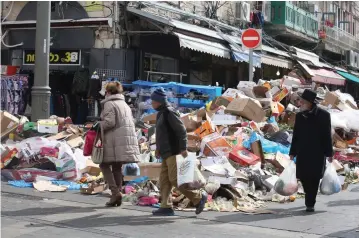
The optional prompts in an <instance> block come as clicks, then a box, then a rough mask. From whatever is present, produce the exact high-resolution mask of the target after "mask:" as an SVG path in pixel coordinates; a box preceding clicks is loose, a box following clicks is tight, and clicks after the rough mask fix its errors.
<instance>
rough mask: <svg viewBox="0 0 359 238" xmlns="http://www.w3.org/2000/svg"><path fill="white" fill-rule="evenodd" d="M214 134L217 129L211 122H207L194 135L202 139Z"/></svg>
mask: <svg viewBox="0 0 359 238" xmlns="http://www.w3.org/2000/svg"><path fill="white" fill-rule="evenodd" d="M214 132H215V128H214V127H213V125H212V124H211V123H210V122H209V121H206V122H205V123H203V124H202V125H201V126H200V127H199V128H198V129H197V130H195V131H194V134H195V135H197V136H198V137H200V138H203V137H205V136H208V135H210V134H212V133H214Z"/></svg>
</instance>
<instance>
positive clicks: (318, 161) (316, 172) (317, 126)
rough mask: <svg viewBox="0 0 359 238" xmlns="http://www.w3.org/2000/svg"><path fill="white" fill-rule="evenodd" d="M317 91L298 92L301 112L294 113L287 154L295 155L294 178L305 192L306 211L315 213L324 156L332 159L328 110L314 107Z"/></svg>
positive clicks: (292, 156)
mask: <svg viewBox="0 0 359 238" xmlns="http://www.w3.org/2000/svg"><path fill="white" fill-rule="evenodd" d="M316 96H317V94H316V93H315V92H314V91H312V90H308V89H306V90H305V91H304V92H303V93H302V94H300V97H301V98H300V112H299V113H298V114H297V115H296V119H295V125H294V132H293V139H292V145H291V149H290V153H289V154H290V157H291V159H294V157H296V163H297V178H298V179H299V180H300V181H301V182H302V185H303V188H304V192H305V205H306V207H307V210H306V211H307V212H314V206H315V203H316V197H317V193H318V188H319V182H320V179H321V178H322V177H323V174H324V170H325V165H326V157H327V158H328V160H329V162H332V156H333V144H332V133H331V120H330V114H329V112H327V111H325V110H323V109H321V108H319V107H317V101H316Z"/></svg>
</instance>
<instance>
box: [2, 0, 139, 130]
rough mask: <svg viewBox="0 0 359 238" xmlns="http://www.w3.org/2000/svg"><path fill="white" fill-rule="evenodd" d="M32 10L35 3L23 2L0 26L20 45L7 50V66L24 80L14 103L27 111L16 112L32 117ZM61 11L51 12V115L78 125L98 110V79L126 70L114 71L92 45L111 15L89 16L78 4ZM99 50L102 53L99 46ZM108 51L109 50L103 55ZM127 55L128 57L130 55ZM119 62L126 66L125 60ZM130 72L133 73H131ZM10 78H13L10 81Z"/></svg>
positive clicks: (118, 76)
mask: <svg viewBox="0 0 359 238" xmlns="http://www.w3.org/2000/svg"><path fill="white" fill-rule="evenodd" d="M56 7H59V6H58V5H56ZM36 8H37V4H36V2H28V3H27V4H26V5H25V6H24V7H23V8H22V10H21V11H20V12H19V14H18V15H17V17H16V21H5V22H4V23H3V24H2V27H3V30H4V31H7V32H8V38H7V41H8V44H9V45H14V44H18V43H20V42H21V43H22V45H21V46H19V47H16V48H14V49H9V50H8V52H9V54H8V57H7V64H8V65H15V66H18V67H19V68H20V72H19V75H20V76H21V77H22V78H23V77H26V78H27V79H28V89H27V91H26V96H24V97H23V98H22V99H23V100H24V101H22V102H20V103H19V104H21V105H22V104H26V105H27V110H26V113H25V111H24V110H21V111H19V113H20V114H26V115H27V116H31V89H32V86H33V85H34V69H35V66H34V64H35V38H36ZM55 10H56V9H55ZM61 10H63V11H53V12H52V14H51V30H50V36H51V46H50V54H49V86H50V88H51V97H50V114H51V115H57V116H60V117H71V118H72V120H73V122H74V123H77V124H82V123H84V122H85V121H86V117H87V116H88V115H95V114H96V115H98V113H99V110H100V109H99V100H100V99H101V98H102V96H101V95H99V93H98V92H99V91H100V90H101V88H102V81H103V80H104V79H105V80H106V79H107V78H108V77H116V79H117V80H119V79H121V80H124V78H126V70H116V69H117V68H118V66H117V68H116V66H115V67H110V68H108V66H110V65H111V66H113V65H114V63H113V61H115V60H113V59H111V60H109V61H106V59H105V57H104V56H103V57H102V58H101V57H99V56H101V54H98V50H97V49H94V46H95V41H96V39H98V38H96V36H95V35H96V34H95V31H96V29H99V28H100V27H101V29H107V27H109V25H110V22H111V21H112V18H90V17H89V15H88V12H87V11H86V10H85V9H84V8H83V7H82V6H81V5H80V4H79V3H77V2H73V3H72V4H71V7H70V6H68V7H66V8H62V9H61ZM59 13H61V14H60V15H59ZM74 19H76V20H74ZM99 51H102V52H100V53H102V55H105V54H104V51H105V50H104V49H99ZM113 51H116V50H115V49H113ZM111 53H113V52H110V53H107V55H111ZM116 53H117V55H118V56H121V54H119V53H118V52H116ZM122 55H123V54H122ZM129 58H131V59H132V60H133V58H134V57H129ZM99 61H101V62H99ZM123 62H124V61H121V64H122V63H123ZM132 64H133V62H132ZM117 65H119V64H118V61H117ZM124 65H125V66H126V64H125V63H124ZM94 71H98V75H99V77H95V78H96V79H94V78H93V79H91V75H92V74H93V73H94ZM114 71H116V72H114ZM129 75H131V76H133V74H132V73H130V74H129ZM8 79H10V78H8ZM13 79H14V76H13V78H12V79H10V80H13ZM2 88H3V87H2ZM12 108H13V107H12ZM12 108H10V109H12ZM13 112H14V111H12V112H11V113H13Z"/></svg>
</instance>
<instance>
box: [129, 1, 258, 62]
mask: <svg viewBox="0 0 359 238" xmlns="http://www.w3.org/2000/svg"><path fill="white" fill-rule="evenodd" d="M127 11H129V12H131V13H133V14H136V15H138V16H141V17H145V18H148V19H150V20H153V21H157V22H161V23H163V24H166V25H168V26H169V27H171V28H172V33H173V34H175V35H177V36H178V38H179V40H180V46H181V47H183V48H188V49H191V50H194V51H198V52H203V53H208V54H211V55H215V56H218V57H222V58H227V59H230V58H231V49H230V48H229V47H227V46H226V45H225V43H226V40H225V39H224V38H223V37H222V36H224V37H225V38H226V39H230V41H233V42H234V43H236V44H238V45H239V46H241V44H242V41H241V39H240V37H239V36H232V35H229V34H223V35H222V36H221V35H220V34H218V33H217V31H214V30H211V29H207V28H204V27H200V26H196V25H193V24H190V23H186V22H182V21H178V20H174V19H167V18H164V17H160V16H156V15H153V14H151V13H149V12H145V11H142V10H138V9H135V8H132V7H127ZM195 36H198V37H195ZM203 38H205V39H203ZM211 38H213V41H211V40H210V39H211ZM219 42H223V43H219ZM232 58H233V59H234V60H235V61H237V62H248V59H249V55H248V51H243V50H241V49H238V47H234V48H233V51H232ZM260 58H261V56H260V55H258V54H255V53H254V57H253V66H254V67H260V66H261V59H260Z"/></svg>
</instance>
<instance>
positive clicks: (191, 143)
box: [187, 134, 201, 152]
mask: <svg viewBox="0 0 359 238" xmlns="http://www.w3.org/2000/svg"><path fill="white" fill-rule="evenodd" d="M187 140H188V142H187V150H188V151H189V152H199V151H200V149H201V148H200V146H201V138H199V137H198V136H196V135H192V134H187Z"/></svg>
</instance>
